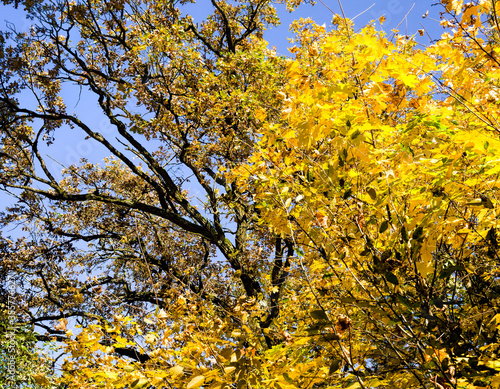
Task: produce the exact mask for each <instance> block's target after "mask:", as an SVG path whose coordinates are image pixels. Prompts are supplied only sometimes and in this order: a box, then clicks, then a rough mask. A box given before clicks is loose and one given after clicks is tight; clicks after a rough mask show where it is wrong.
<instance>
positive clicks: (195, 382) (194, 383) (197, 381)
mask: <svg viewBox="0 0 500 389" xmlns="http://www.w3.org/2000/svg"><path fill="white" fill-rule="evenodd" d="M203 382H205V377H204V376H202V375H199V376H196V377H194V378H193V379H192V380H191V381H189V383H188V384H187V386H186V388H187V389H194V388H199V387H200V386H201V385H203Z"/></svg>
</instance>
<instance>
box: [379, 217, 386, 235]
mask: <svg viewBox="0 0 500 389" xmlns="http://www.w3.org/2000/svg"><path fill="white" fill-rule="evenodd" d="M388 228H389V222H388V221H387V220H384V221H383V222H382V224H381V225H380V229H379V230H378V232H380V233H381V234H382V233H384V232H385V231H387V229H388Z"/></svg>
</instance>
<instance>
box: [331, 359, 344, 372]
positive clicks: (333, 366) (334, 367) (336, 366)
mask: <svg viewBox="0 0 500 389" xmlns="http://www.w3.org/2000/svg"><path fill="white" fill-rule="evenodd" d="M341 364H342V359H335V360H334V361H333V362H332V363H331V365H330V369H328V375H332V374H333V373H335V372H336V371H337V370H338V369H339V368H340V366H341Z"/></svg>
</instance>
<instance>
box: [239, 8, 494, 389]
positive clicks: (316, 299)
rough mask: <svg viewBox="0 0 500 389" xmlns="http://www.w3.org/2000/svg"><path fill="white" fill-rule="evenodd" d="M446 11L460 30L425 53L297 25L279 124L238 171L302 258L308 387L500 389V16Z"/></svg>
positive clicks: (369, 31) (292, 284)
mask: <svg viewBox="0 0 500 389" xmlns="http://www.w3.org/2000/svg"><path fill="white" fill-rule="evenodd" d="M442 3H443V4H444V5H445V13H444V15H443V21H442V24H443V25H444V26H445V27H447V28H451V29H452V30H451V31H449V32H446V33H445V34H444V35H443V36H442V37H441V39H440V40H438V41H437V42H436V43H434V44H433V45H431V46H429V47H427V48H425V49H421V48H419V46H418V45H417V42H416V40H415V39H414V38H408V37H405V36H401V35H397V34H391V35H390V36H389V37H388V36H386V35H385V34H383V33H380V32H377V31H375V29H374V27H373V26H367V27H365V28H364V29H362V30H361V31H359V32H355V31H354V29H353V26H352V23H350V21H349V20H345V19H343V18H340V17H337V18H336V22H337V28H336V29H334V30H333V31H327V30H326V29H325V28H324V27H322V26H317V25H315V24H314V23H312V22H311V21H302V22H301V23H297V24H296V30H297V32H298V39H297V42H298V45H297V47H295V48H294V49H293V50H294V51H295V53H296V59H295V60H293V61H290V62H289V64H288V68H287V76H288V79H289V84H288V86H287V87H286V89H285V92H284V93H285V94H286V100H285V105H284V107H283V109H282V118H281V121H280V122H278V123H276V121H275V120H273V119H272V118H271V120H269V121H268V122H267V124H265V125H264V130H263V136H262V138H261V139H260V141H259V144H258V146H256V152H255V153H254V155H253V156H252V157H251V158H250V160H249V163H247V164H246V165H243V166H241V167H240V168H239V169H237V170H236V171H235V172H234V180H236V182H239V184H240V185H243V186H245V185H246V188H247V190H248V191H251V192H252V193H254V198H255V201H256V202H257V204H258V205H257V209H259V215H261V217H262V218H263V220H264V221H265V223H266V224H268V225H269V226H270V228H271V229H272V231H273V233H276V234H278V235H280V236H281V237H282V238H283V239H287V240H292V241H293V244H294V248H295V250H296V251H297V253H299V255H298V259H297V261H296V262H295V261H294V264H295V267H296V268H297V271H299V272H300V273H301V277H302V278H299V276H298V277H297V278H296V279H289V282H288V287H287V291H286V295H289V296H293V297H291V298H295V299H296V300H298V301H299V300H301V301H302V304H301V305H300V306H297V307H295V308H294V307H293V306H288V307H287V309H288V312H290V313H288V315H289V316H295V317H297V318H301V319H298V320H297V325H296V327H295V328H294V333H293V334H292V337H293V338H300V337H301V336H302V337H304V338H306V337H309V339H310V341H309V342H307V341H306V342H305V343H301V344H299V345H297V343H296V344H295V346H294V345H291V346H290V350H293V349H295V350H296V352H295V353H292V352H289V355H293V357H291V358H290V359H288V360H287V362H286V363H285V366H286V367H285V366H284V367H283V370H282V373H281V374H283V376H284V375H285V374H288V377H292V373H290V370H293V377H292V380H293V381H295V382H298V381H297V378H296V377H297V374H296V373H297V372H299V371H300V372H304V371H313V369H315V371H316V372H317V374H318V375H320V374H321V373H322V372H327V371H329V374H330V375H329V376H327V375H325V376H324V377H325V378H324V381H323V382H325V383H327V384H326V386H318V387H347V386H348V387H364V388H371V387H391V388H392V387H402V388H403V387H404V388H407V387H419V388H427V387H429V388H431V387H432V388H476V387H481V388H482V387H488V388H497V387H499V385H500V377H499V374H500V373H499V372H500V366H499V365H498V354H497V350H498V347H499V341H500V340H499V333H498V329H499V328H498V319H499V318H500V316H499V302H500V301H499V297H500V294H499V292H500V285H499V278H498V268H499V267H498V265H499V251H498V248H499V246H498V238H497V230H498V224H497V223H498V221H497V220H498V211H497V210H498V196H499V193H498V177H499V176H498V173H499V167H498V159H497V158H498V157H497V156H498V150H499V147H500V143H499V134H500V125H499V123H498V98H497V97H498V82H499V75H500V74H499V66H498V65H499V62H498V58H499V57H498V33H499V31H500V30H499V27H498V23H497V15H498V11H499V4H500V3H498V2H494V1H492V2H488V1H484V2H475V1H474V2H469V3H468V4H464V5H462V3H461V2H455V1H443V2H442ZM334 21H335V19H334ZM261 120H262V121H263V122H264V123H266V121H267V118H266V115H265V113H264V112H263V113H262V115H261ZM304 311H306V312H307V311H309V313H310V319H309V320H307V319H308V318H307V315H304V313H302V312H304ZM278 320H280V319H278ZM281 320H282V321H281V323H283V324H282V325H286V323H289V322H287V320H286V319H285V318H281ZM299 323H300V324H299ZM302 323H303V324H302ZM314 339H317V340H322V342H318V341H317V340H316V342H317V343H316V344H317V348H316V352H317V353H316V355H314V356H311V354H310V353H307V352H306V351H305V350H310V347H311V344H313V343H315V341H314ZM318 343H319V344H318ZM302 353H303V354H302ZM300 355H305V357H303V358H300V357H299V356H300ZM298 376H299V377H300V375H298ZM296 386H297V387H303V386H301V385H296Z"/></svg>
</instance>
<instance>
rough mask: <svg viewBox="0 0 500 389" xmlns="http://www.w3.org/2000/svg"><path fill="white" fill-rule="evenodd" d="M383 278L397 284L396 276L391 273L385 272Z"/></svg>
mask: <svg viewBox="0 0 500 389" xmlns="http://www.w3.org/2000/svg"><path fill="white" fill-rule="evenodd" d="M385 279H386V280H387V281H389V282H390V283H391V284H394V285H399V281H398V277H396V276H395V275H394V274H393V273H391V272H387V273H385Z"/></svg>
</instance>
